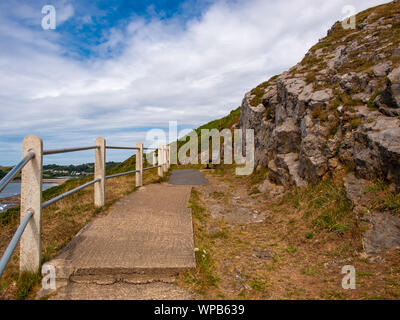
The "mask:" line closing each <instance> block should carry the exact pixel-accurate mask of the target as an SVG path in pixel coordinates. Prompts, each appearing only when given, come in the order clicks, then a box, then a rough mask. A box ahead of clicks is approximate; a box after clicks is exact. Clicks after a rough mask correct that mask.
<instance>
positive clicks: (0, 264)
mask: <svg viewBox="0 0 400 320" xmlns="http://www.w3.org/2000/svg"><path fill="white" fill-rule="evenodd" d="M32 216H33V212H32V211H28V212H27V213H26V214H25V216H24V218H23V219H22V221H21V224H20V225H19V226H18V229H17V231H15V234H14V236H13V237H12V239H11V241H10V243H9V245H8V247H7V249H6V251H4V254H3V256H2V257H1V259H0V277H1V275H2V274H3V271H4V269H5V268H6V266H7V264H8V261H10V258H11V255H12V254H13V252H14V250H15V247H16V246H17V244H18V242H19V240H20V239H21V236H22V234H23V233H24V231H25V228H26V226H27V225H28V222H29V220H30V219H31V218H32Z"/></svg>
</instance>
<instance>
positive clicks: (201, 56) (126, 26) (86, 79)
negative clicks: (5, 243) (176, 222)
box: [0, 0, 388, 165]
mask: <svg viewBox="0 0 400 320" xmlns="http://www.w3.org/2000/svg"><path fill="white" fill-rule="evenodd" d="M384 2H388V1H381V0H354V1H352V3H351V5H353V6H354V7H355V8H356V10H357V11H361V10H363V9H366V8H368V7H371V6H374V5H378V4H381V3H384ZM44 5H53V6H54V7H55V9H56V18H57V26H56V29H55V30H43V29H42V27H41V20H42V18H43V17H44V15H43V14H42V13H41V10H42V7H43V6H44ZM345 5H349V3H348V2H347V1H345V0H279V1H278V0H231V1H228V0H206V1H199V0H187V1H177V0H158V1H139V0H137V1H127V0H111V1H85V0H79V1H78V0H45V1H42V0H31V1H28V0H18V1H17V0H9V1H2V2H1V3H0V165H12V164H14V163H16V162H17V161H18V160H19V159H20V156H21V150H20V149H21V142H22V140H23V138H24V136H26V135H28V134H37V135H39V136H40V137H41V138H42V139H43V141H44V146H45V148H46V149H50V148H60V147H72V146H82V145H83V146H86V145H91V144H93V142H94V140H95V138H96V137H97V136H103V137H105V138H106V139H107V142H108V144H113V145H134V144H136V142H137V141H145V140H146V139H145V138H146V134H147V133H148V131H149V130H150V129H154V128H160V129H166V130H167V129H168V123H169V121H178V124H179V128H180V129H182V128H186V129H187V128H194V127H197V126H198V125H201V124H203V123H205V122H208V121H210V120H214V119H216V118H220V117H222V116H224V115H226V114H227V113H228V112H229V111H230V110H232V109H234V108H236V107H237V106H239V105H240V104H241V100H242V98H243V96H244V94H245V93H246V92H248V91H249V90H250V89H252V88H253V87H254V86H256V85H257V84H259V83H260V82H262V81H265V80H267V79H268V78H269V77H271V76H273V75H275V74H278V73H281V72H283V71H285V70H287V69H289V68H290V67H291V66H293V65H294V64H296V63H297V62H298V61H299V60H301V58H302V57H303V56H304V54H305V53H306V52H307V50H308V49H309V47H311V46H312V45H313V44H314V43H315V42H317V41H318V39H319V38H321V37H323V36H325V34H326V31H327V29H328V28H329V27H330V26H331V25H332V24H333V23H334V22H335V21H337V20H340V19H342V18H343V16H344V15H343V13H342V8H343V7H344V6H345ZM145 142H146V143H149V141H145ZM129 155H130V154H127V153H124V152H117V151H116V152H113V153H112V154H110V157H109V159H108V160H110V161H121V160H123V159H125V158H126V157H128V156H129ZM92 161H93V155H92V154H91V153H85V152H83V153H79V154H78V153H73V154H65V155H60V156H53V157H49V158H45V163H60V164H68V163H75V164H77V163H84V162H92Z"/></svg>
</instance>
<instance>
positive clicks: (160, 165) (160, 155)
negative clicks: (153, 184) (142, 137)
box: [157, 145, 164, 178]
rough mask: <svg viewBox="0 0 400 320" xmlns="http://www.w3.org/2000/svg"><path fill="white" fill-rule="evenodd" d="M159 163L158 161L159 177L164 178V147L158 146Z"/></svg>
mask: <svg viewBox="0 0 400 320" xmlns="http://www.w3.org/2000/svg"><path fill="white" fill-rule="evenodd" d="M157 158H158V161H157V165H159V167H158V176H159V177H161V178H162V177H163V176H164V170H163V166H162V159H163V158H162V145H159V146H158V157H157Z"/></svg>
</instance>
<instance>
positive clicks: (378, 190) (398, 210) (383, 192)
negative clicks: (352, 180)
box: [364, 179, 400, 215]
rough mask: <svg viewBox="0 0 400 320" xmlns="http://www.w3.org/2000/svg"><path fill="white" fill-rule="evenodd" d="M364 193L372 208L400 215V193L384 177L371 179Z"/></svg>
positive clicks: (367, 202) (367, 203)
mask: <svg viewBox="0 0 400 320" xmlns="http://www.w3.org/2000/svg"><path fill="white" fill-rule="evenodd" d="M364 195H365V198H366V200H365V201H366V205H367V206H368V207H369V208H370V209H372V210H377V211H389V212H391V213H392V214H396V215H400V194H399V192H397V191H396V188H394V187H393V186H390V185H389V184H388V183H387V182H386V181H384V180H383V179H376V180H374V181H371V182H370V184H369V186H368V187H367V188H366V189H365V190H364Z"/></svg>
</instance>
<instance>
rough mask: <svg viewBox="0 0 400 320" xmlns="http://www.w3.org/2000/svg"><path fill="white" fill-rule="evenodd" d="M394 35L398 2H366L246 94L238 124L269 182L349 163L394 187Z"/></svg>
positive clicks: (397, 121)
mask: <svg viewBox="0 0 400 320" xmlns="http://www.w3.org/2000/svg"><path fill="white" fill-rule="evenodd" d="M399 35H400V3H399V2H397V1H394V2H391V3H389V4H386V5H384V6H379V7H376V8H372V9H369V10H367V11H365V12H362V13H360V14H359V15H357V28H356V29H355V30H352V29H349V30H345V29H343V27H342V24H341V23H339V22H338V23H336V24H335V25H334V26H333V27H332V28H331V29H330V30H329V31H328V36H327V37H325V38H324V39H321V40H320V41H319V42H318V43H317V44H316V45H315V46H314V47H313V48H311V49H310V51H309V52H308V53H307V54H306V56H305V57H304V59H303V61H301V62H300V63H298V64H297V65H296V66H294V67H293V68H291V69H290V70H289V71H287V72H284V73H282V74H281V75H279V76H275V77H273V78H271V79H270V80H269V81H267V82H264V83H262V84H261V85H259V86H258V87H257V88H255V89H253V90H252V91H251V92H249V93H247V94H246V95H245V97H244V99H243V102H242V109H241V119H240V127H241V128H242V129H254V131H255V161H256V166H259V167H268V168H269V179H270V180H271V181H273V182H276V183H278V184H283V185H284V186H289V185H297V186H303V185H306V184H308V183H314V182H318V181H319V180H320V179H321V178H322V177H324V176H326V175H329V174H331V173H332V172H333V171H335V170H337V169H340V168H344V167H349V168H352V169H354V171H355V173H356V175H357V176H359V177H362V178H373V177H377V176H378V177H381V178H384V179H386V180H388V181H389V182H391V183H395V184H396V185H397V186H400V58H399V55H400V54H399V52H400V37H399ZM245 132H246V131H245V130H243V134H244V135H245ZM243 141H245V139H243Z"/></svg>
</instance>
